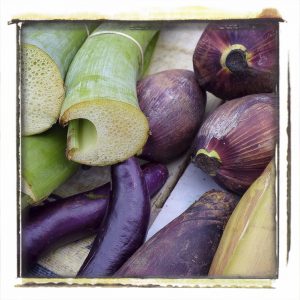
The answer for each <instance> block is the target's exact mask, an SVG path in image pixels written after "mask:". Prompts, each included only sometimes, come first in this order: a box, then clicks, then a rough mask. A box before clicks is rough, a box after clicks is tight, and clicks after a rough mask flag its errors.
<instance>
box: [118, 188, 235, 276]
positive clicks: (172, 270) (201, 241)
mask: <svg viewBox="0 0 300 300" xmlns="http://www.w3.org/2000/svg"><path fill="white" fill-rule="evenodd" d="M237 203H238V198H237V197H236V196H234V195H233V194H230V193H228V192H221V191H215V190H211V191H209V192H207V193H205V194H204V195H202V196H201V198H200V199H199V200H198V201H196V202H195V203H194V204H192V205H191V206H190V207H189V208H188V209H187V210H186V211H185V212H184V213H182V214H181V215H180V216H178V217H177V218H176V219H174V220H173V221H172V222H170V223H169V224H168V225H166V226H165V227H164V228H162V229H161V230H160V231H159V232H157V233H156V234H155V235H154V236H152V237H151V238H150V239H149V240H148V241H147V242H146V243H145V244H143V245H142V246H141V247H140V248H139V249H138V250H137V251H136V252H135V253H134V254H133V255H132V256H131V257H130V259H129V260H127V262H126V263H125V264H124V265H123V266H122V267H121V268H120V269H119V270H118V271H117V272H116V273H115V274H114V277H140V278H143V277H169V278H184V277H199V276H206V275H207V274H208V271H209V268H210V265H211V262H212V260H213V257H214V254H215V252H216V249H217V247H218V244H219V241H220V239H221V235H222V233H223V230H224V227H225V225H226V223H227V221H228V219H229V217H230V215H231V213H232V211H233V210H234V208H235V206H236V204H237Z"/></svg>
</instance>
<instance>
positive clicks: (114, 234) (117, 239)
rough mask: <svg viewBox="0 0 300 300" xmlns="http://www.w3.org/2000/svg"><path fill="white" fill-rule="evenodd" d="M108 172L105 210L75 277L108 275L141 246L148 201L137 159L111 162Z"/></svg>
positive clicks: (148, 211)
mask: <svg viewBox="0 0 300 300" xmlns="http://www.w3.org/2000/svg"><path fill="white" fill-rule="evenodd" d="M111 174H112V176H111V177H112V198H111V203H110V209H109V213H108V216H107V217H106V219H105V221H104V224H103V225H102V226H101V229H100V231H99V233H98V234H97V236H96V238H95V240H94V243H93V245H92V248H91V250H90V252H89V254H88V256H87V258H86V260H85V261H84V263H83V265H82V266H81V268H80V270H79V272H78V274H77V276H78V277H92V278H95V277H105V276H111V275H112V274H114V273H115V272H116V271H117V270H118V269H119V268H120V267H121V265H122V264H123V263H124V262H125V261H126V260H127V259H128V258H129V257H130V256H131V255H132V254H133V253H134V252H135V251H136V250H137V249H138V248H139V247H140V246H141V244H142V243H143V242H144V239H145V236H146V232H147V228H148V222H149V218H150V201H149V193H148V189H147V186H146V183H145V179H144V176H143V174H142V171H141V169H140V166H139V164H138V162H137V159H136V158H134V157H132V158H129V159H128V160H126V161H124V162H122V163H119V164H116V165H113V166H112V167H111Z"/></svg>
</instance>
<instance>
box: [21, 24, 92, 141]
mask: <svg viewBox="0 0 300 300" xmlns="http://www.w3.org/2000/svg"><path fill="white" fill-rule="evenodd" d="M94 28H95V24H89V23H86V24H84V23H76V24H72V23H65V22H62V23H43V22H36V23H29V24H25V25H24V27H23V28H22V60H21V61H22V65H21V67H22V71H21V74H22V79H21V82H22V110H23V122H22V134H23V135H32V134H37V133H41V132H43V131H45V130H47V129H49V128H50V127H51V126H52V125H53V124H54V123H56V121H57V119H58V117H59V114H60V109H61V105H62V103H63V101H64V97H65V89H64V79H65V76H66V73H67V70H68V68H69V65H70V63H71V61H72V60H73V58H74V56H75V54H76V52H77V51H78V50H79V48H80V46H81V45H82V43H83V42H84V40H85V39H86V38H87V36H88V35H89V32H90V31H92V30H93V29H94Z"/></svg>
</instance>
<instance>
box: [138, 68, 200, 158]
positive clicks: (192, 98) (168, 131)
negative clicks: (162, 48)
mask: <svg viewBox="0 0 300 300" xmlns="http://www.w3.org/2000/svg"><path fill="white" fill-rule="evenodd" d="M137 96H138V100H139V105H140V108H141V110H142V111H143V113H144V114H145V116H146V117H147V119H148V121H149V127H150V131H151V134H150V135H149V137H148V140H147V143H146V145H145V146H144V148H143V152H142V154H141V157H142V158H144V159H147V160H149V161H155V162H162V163H166V162H169V161H171V160H173V159H175V158H177V157H179V156H180V155H181V154H182V153H184V152H185V151H186V150H187V149H188V148H189V147H190V145H191V143H192V140H193V138H194V137H195V135H196V133H197V131H198V129H199V127H200V125H201V123H202V120H203V116H204V111H205V106H206V93H205V91H204V90H202V89H201V88H200V86H199V84H198V83H197V80H196V78H195V75H194V72H192V71H189V70H183V69H172V70H166V71H162V72H159V73H156V74H153V75H150V76H147V77H145V78H144V79H142V80H140V81H139V82H138V84H137Z"/></svg>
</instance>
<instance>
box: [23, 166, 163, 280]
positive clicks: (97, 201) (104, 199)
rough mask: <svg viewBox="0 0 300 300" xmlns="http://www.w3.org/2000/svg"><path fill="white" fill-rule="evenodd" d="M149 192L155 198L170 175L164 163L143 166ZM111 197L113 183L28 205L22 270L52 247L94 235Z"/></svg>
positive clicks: (24, 229)
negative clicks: (35, 204)
mask: <svg viewBox="0 0 300 300" xmlns="http://www.w3.org/2000/svg"><path fill="white" fill-rule="evenodd" d="M142 170H143V174H144V177H145V181H146V185H147V187H148V190H149V194H150V196H151V197H153V196H154V195H155V194H156V193H157V192H158V191H159V190H160V189H161V187H162V186H163V185H164V183H165V182H166V180H167V178H168V169H167V168H166V167H165V166H164V165H162V164H153V163H147V164H145V165H143V166H142ZM109 196H110V183H107V184H105V185H103V186H100V187H97V188H95V189H93V190H90V191H88V192H84V193H80V194H78V195H74V196H70V197H68V198H65V199H58V200H56V201H54V202H44V204H43V205H39V206H33V207H30V208H28V210H27V211H26V212H25V213H24V216H23V226H22V232H21V237H22V273H23V274H25V273H26V271H27V270H28V269H29V268H30V267H31V266H32V265H33V264H34V263H35V262H36V261H37V260H38V258H39V257H40V256H41V255H42V254H44V253H45V252H47V251H49V250H53V249H55V248H57V247H59V246H61V245H63V244H67V243H70V242H73V241H76V240H78V239H80V238H83V237H86V236H89V235H91V234H95V233H96V232H97V230H98V229H99V226H100V224H101V222H102V220H103V218H104V216H105V213H106V210H107V206H108V200H109Z"/></svg>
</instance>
